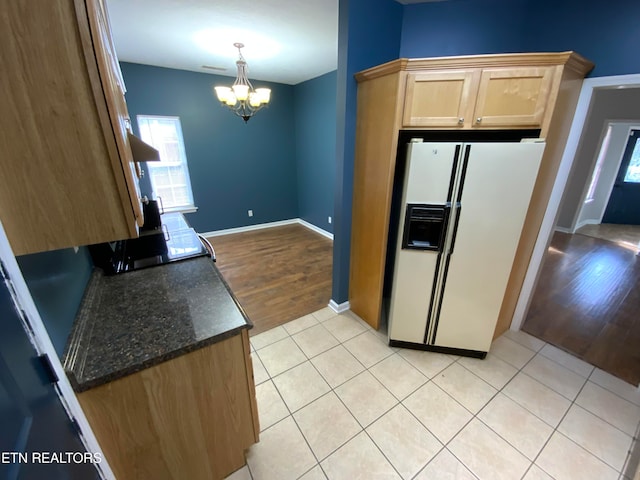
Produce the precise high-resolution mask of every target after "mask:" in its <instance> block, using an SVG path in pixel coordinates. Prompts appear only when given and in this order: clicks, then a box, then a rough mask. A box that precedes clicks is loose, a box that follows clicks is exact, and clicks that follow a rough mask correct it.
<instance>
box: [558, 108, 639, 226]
mask: <svg viewBox="0 0 640 480" xmlns="http://www.w3.org/2000/svg"><path fill="white" fill-rule="evenodd" d="M612 125H622V126H623V128H625V129H626V130H627V137H628V136H629V134H630V133H631V130H640V123H639V122H638V121H629V120H607V123H606V125H605V126H604V129H603V132H602V135H601V137H602V138H601V139H600V143H599V145H600V148H602V142H603V141H604V138H605V136H606V132H607V129H608V128H610V127H611V126H612ZM627 141H628V140H627ZM627 141H625V145H624V146H623V147H622V149H621V151H620V155H619V156H616V169H615V170H616V176H614V177H612V178H611V179H610V180H608V181H607V182H606V184H605V183H604V182H603V183H602V185H606V190H607V192H608V193H607V203H608V202H609V198H611V193H612V192H613V185H614V184H615V183H616V178H617V172H618V171H619V170H620V165H621V164H622V157H624V151H625V149H626V144H627ZM614 146H615V147H618V146H619V145H609V146H608V147H607V150H610V149H611V148H613V147H614ZM599 153H600V150H599V151H598V153H597V154H596V157H597V155H598V154H599ZM607 154H608V153H607ZM605 162H606V160H605ZM611 162H612V161H611ZM595 166H596V165H595V163H594V168H593V170H592V171H591V176H590V178H593V174H594V173H595ZM600 181H602V180H599V182H600ZM589 183H590V181H589V182H587V184H585V186H584V191H583V192H582V197H581V207H580V210H579V211H578V214H577V215H576V217H575V219H574V225H573V227H572V228H570V229H564V228H560V227H556V230H558V231H560V232H565V233H575V232H576V230H578V229H580V228H581V227H584V226H585V225H592V224H594V221H592V219H587V220H580V217H581V216H582V212H583V210H584V209H585V205H586V203H585V202H586V199H587V194H588V193H589ZM606 208H607V204H606V203H605V205H604V206H603V207H602V209H601V210H600V212H599V213H598V221H597V222H595V223H596V224H600V223H602V217H603V216H604V211H605V210H606Z"/></svg>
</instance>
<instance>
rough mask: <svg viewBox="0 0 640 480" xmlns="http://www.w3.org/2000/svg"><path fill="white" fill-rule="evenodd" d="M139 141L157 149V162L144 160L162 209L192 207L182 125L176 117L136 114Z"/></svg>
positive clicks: (186, 208) (174, 209) (175, 209)
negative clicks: (158, 157) (140, 139)
mask: <svg viewBox="0 0 640 480" xmlns="http://www.w3.org/2000/svg"><path fill="white" fill-rule="evenodd" d="M137 118H138V128H139V129H140V136H141V137H142V140H144V141H145V142H147V143H148V144H149V145H152V146H153V147H154V148H156V149H157V150H158V151H159V152H160V161H159V162H147V172H148V173H149V179H150V180H151V186H152V187H153V191H154V193H155V194H156V196H158V197H160V198H161V199H162V205H163V206H164V208H165V210H169V211H172V210H173V211H177V210H189V209H194V208H195V207H194V203H193V193H192V192H191V180H190V179H189V168H188V166H187V155H186V154H185V149H184V141H183V139H182V128H181V126H180V119H179V118H178V117H158V116H151V115H138V117H137Z"/></svg>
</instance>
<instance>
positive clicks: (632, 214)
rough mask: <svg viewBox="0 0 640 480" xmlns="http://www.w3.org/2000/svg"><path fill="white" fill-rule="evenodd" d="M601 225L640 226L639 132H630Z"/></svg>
mask: <svg viewBox="0 0 640 480" xmlns="http://www.w3.org/2000/svg"><path fill="white" fill-rule="evenodd" d="M602 223H622V224H626V225H640V130H631V133H630V135H629V140H628V142H627V147H626V148H625V150H624V155H623V156H622V163H621V164H620V170H619V171H618V176H617V177H616V183H615V184H614V185H613V191H612V192H611V196H610V197H609V203H607V208H606V210H605V211H604V216H603V217H602Z"/></svg>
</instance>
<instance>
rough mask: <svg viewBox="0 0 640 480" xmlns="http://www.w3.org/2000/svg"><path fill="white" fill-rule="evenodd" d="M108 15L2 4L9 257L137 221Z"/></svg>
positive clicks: (83, 241)
mask: <svg viewBox="0 0 640 480" xmlns="http://www.w3.org/2000/svg"><path fill="white" fill-rule="evenodd" d="M107 18H108V17H107V16H106V12H105V11H104V10H103V5H102V3H98V1H97V0H86V1H85V0H57V1H55V2H14V1H12V2H0V58H1V59H2V66H3V74H2V75H0V96H2V99H3V112H2V115H1V116H0V151H1V152H2V160H1V161H0V220H2V224H3V226H4V229H5V231H6V232H7V236H8V238H9V241H10V243H11V246H12V248H13V250H14V253H15V254H16V255H20V254H25V253H33V252H40V251H45V250H53V249H58V248H65V247H71V246H74V245H87V244H91V243H98V242H105V241H113V240H118V239H122V238H127V237H133V236H136V235H137V232H138V230H137V226H138V225H139V224H140V223H141V222H142V218H141V211H140V209H141V206H140V204H139V198H138V196H137V192H136V181H135V179H134V176H133V175H132V173H131V162H130V159H131V151H130V149H129V146H128V143H127V137H126V135H125V133H126V126H124V124H125V120H124V118H125V117H126V115H127V114H126V103H125V101H124V96H123V91H122V88H120V86H118V85H117V84H118V80H117V79H118V75H119V73H118V71H117V70H116V67H117V58H116V57H115V53H114V52H113V50H112V48H111V47H110V44H109V41H108V38H109V30H108V24H107V23H106V22H107ZM114 84H115V86H114ZM116 87H117V88H116ZM123 126H124V128H123Z"/></svg>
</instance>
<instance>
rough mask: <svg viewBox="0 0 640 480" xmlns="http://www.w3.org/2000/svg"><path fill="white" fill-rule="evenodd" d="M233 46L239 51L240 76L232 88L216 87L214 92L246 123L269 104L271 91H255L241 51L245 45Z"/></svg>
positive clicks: (261, 89)
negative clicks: (248, 76)
mask: <svg viewBox="0 0 640 480" xmlns="http://www.w3.org/2000/svg"><path fill="white" fill-rule="evenodd" d="M233 46H234V47H236V48H237V49H238V60H237V61H236V66H237V67H238V76H237V77H236V81H235V82H233V85H232V86H231V87H214V90H215V91H216V95H217V97H218V100H220V102H221V103H222V104H223V105H225V106H227V107H229V109H230V110H231V111H232V112H233V113H235V114H236V115H238V116H239V117H242V119H243V120H244V121H245V123H246V122H248V121H249V119H250V118H251V117H253V116H254V115H255V113H256V112H257V111H258V110H260V109H261V108H262V107H264V106H265V105H267V104H268V103H269V100H270V99H271V89H269V88H256V89H255V90H254V88H253V85H251V82H250V81H249V79H248V78H247V62H246V60H245V59H244V57H243V56H242V51H241V50H240V49H241V48H243V47H244V44H243V43H234V44H233Z"/></svg>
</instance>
